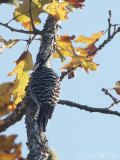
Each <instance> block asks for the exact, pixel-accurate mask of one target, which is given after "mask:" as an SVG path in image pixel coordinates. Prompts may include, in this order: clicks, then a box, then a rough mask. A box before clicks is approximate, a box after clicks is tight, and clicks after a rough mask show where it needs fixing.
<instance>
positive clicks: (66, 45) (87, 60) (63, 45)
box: [53, 31, 103, 78]
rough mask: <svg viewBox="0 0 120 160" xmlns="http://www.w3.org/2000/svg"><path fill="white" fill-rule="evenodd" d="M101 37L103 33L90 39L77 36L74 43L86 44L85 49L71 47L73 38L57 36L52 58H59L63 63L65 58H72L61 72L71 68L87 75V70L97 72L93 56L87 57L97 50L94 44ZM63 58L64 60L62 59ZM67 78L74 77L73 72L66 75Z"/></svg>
mask: <svg viewBox="0 0 120 160" xmlns="http://www.w3.org/2000/svg"><path fill="white" fill-rule="evenodd" d="M102 35H103V31H101V32H99V33H95V34H93V35H92V36H91V37H85V36H78V38H77V40H75V41H74V42H75V43H86V44H87V45H86V46H85V48H80V47H76V48H74V47H73V44H72V40H74V38H75V36H71V37H69V36H68V35H64V36H59V37H58V39H57V45H56V53H54V54H53V58H59V57H60V58H61V61H62V62H63V61H65V60H66V58H65V57H72V59H71V60H70V62H68V63H67V64H66V65H64V66H63V67H62V71H63V70H64V69H66V70H70V69H72V68H76V69H77V68H78V67H80V68H82V69H84V70H85V71H86V72H87V73H89V70H95V71H96V70H97V66H98V64H96V63H95V62H93V58H94V56H95V54H94V55H92V56H89V57H87V56H88V55H89V54H91V53H93V52H94V51H95V50H96V49H97V48H96V46H95V42H97V41H98V40H99V38H100V37H101V36H102ZM63 58H64V59H63ZM68 76H69V78H72V77H75V72H74V71H73V72H72V73H71V74H69V75H68Z"/></svg>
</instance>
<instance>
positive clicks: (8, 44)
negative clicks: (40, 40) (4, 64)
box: [0, 36, 19, 53]
mask: <svg viewBox="0 0 120 160" xmlns="http://www.w3.org/2000/svg"><path fill="white" fill-rule="evenodd" d="M18 41H19V40H17V39H14V40H11V39H10V40H9V41H6V40H4V38H3V37H2V36H0V42H1V43H2V45H3V46H2V47H0V53H2V51H3V50H4V49H5V48H11V47H12V46H14V45H15V44H16V43H17V42H18Z"/></svg>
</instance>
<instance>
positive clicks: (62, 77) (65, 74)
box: [60, 63, 82, 81]
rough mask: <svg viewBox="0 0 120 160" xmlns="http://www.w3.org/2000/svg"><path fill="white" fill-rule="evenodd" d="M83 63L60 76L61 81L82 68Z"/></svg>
mask: <svg viewBox="0 0 120 160" xmlns="http://www.w3.org/2000/svg"><path fill="white" fill-rule="evenodd" d="M81 64H82V63H80V64H79V65H78V66H77V67H73V68H71V69H69V70H67V71H66V72H63V73H62V74H61V76H60V81H62V80H63V79H64V78H65V77H66V76H67V75H69V74H70V73H71V72H73V71H75V70H76V69H77V68H78V67H80V66H81Z"/></svg>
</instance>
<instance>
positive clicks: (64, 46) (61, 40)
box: [53, 34, 75, 61]
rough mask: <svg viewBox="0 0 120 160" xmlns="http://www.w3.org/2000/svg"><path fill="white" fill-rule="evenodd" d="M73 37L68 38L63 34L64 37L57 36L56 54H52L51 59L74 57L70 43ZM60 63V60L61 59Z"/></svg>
mask: <svg viewBox="0 0 120 160" xmlns="http://www.w3.org/2000/svg"><path fill="white" fill-rule="evenodd" d="M74 38H75V36H70V37H69V36H68V35H67V34H65V35H64V36H58V38H57V44H56V53H54V54H53V58H59V57H60V58H61V57H62V56H63V57H62V58H64V60H65V57H73V55H74V47H73V45H72V41H71V40H74ZM61 61H62V59H61Z"/></svg>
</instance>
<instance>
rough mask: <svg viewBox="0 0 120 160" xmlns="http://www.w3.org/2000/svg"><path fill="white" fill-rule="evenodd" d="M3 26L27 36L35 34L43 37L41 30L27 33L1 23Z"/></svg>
mask: <svg viewBox="0 0 120 160" xmlns="http://www.w3.org/2000/svg"><path fill="white" fill-rule="evenodd" d="M0 25H1V26H4V27H6V28H8V29H10V30H11V31H12V32H19V33H26V34H35V35H42V31H39V30H35V31H25V30H22V29H21V30H19V29H15V28H13V27H10V26H8V25H7V24H3V23H1V22H0Z"/></svg>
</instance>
